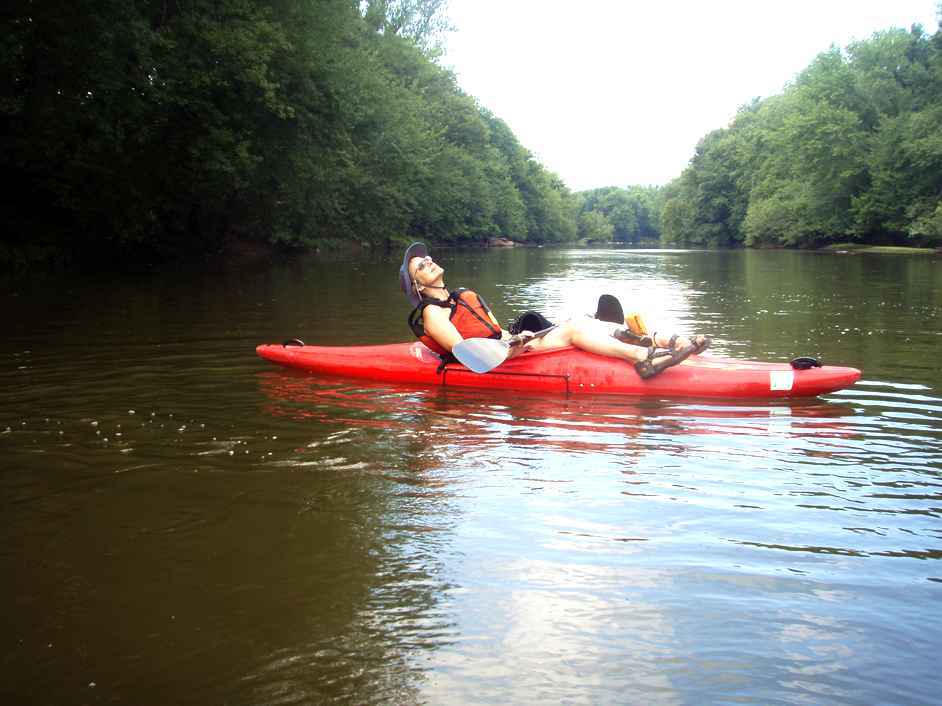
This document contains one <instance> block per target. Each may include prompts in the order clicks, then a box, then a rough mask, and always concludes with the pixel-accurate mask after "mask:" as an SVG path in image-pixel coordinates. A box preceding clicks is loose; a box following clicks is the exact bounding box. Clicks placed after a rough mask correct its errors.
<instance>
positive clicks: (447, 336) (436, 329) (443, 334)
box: [422, 306, 464, 351]
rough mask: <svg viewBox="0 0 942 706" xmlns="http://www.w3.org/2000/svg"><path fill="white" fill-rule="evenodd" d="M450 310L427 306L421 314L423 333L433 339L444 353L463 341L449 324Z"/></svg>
mask: <svg viewBox="0 0 942 706" xmlns="http://www.w3.org/2000/svg"><path fill="white" fill-rule="evenodd" d="M450 313H451V310H450V309H447V308H445V307H440V306H427V307H425V310H424V311H423V312H422V325H423V326H424V327H425V333H427V334H428V335H429V336H431V337H432V338H434V339H435V342H436V343H438V345H440V346H441V347H442V348H444V349H445V350H446V351H451V349H452V348H454V347H455V346H456V345H457V344H459V343H461V342H462V341H463V340H464V337H463V336H462V335H461V334H460V333H458V329H456V328H455V325H454V324H453V323H451V319H450V318H449V316H448V315H449V314H450Z"/></svg>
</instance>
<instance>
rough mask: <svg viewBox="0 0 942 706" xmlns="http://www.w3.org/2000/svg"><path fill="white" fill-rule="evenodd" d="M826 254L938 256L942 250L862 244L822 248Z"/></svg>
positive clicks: (845, 244)
mask: <svg viewBox="0 0 942 706" xmlns="http://www.w3.org/2000/svg"><path fill="white" fill-rule="evenodd" d="M820 249H821V250H822V251H824V252H838V253H854V254H856V253H880V254H908V255H938V254H940V253H942V249H940V248H917V247H912V246H909V245H862V244H860V243H834V244H833V245H826V246H825V247H823V248H820Z"/></svg>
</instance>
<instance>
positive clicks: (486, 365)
mask: <svg viewBox="0 0 942 706" xmlns="http://www.w3.org/2000/svg"><path fill="white" fill-rule="evenodd" d="M509 352H510V346H509V345H508V344H507V343H505V342H504V341H497V340H495V339H493V338H466V339H464V340H463V341H461V342H460V343H458V344H457V345H455V347H454V348H452V349H451V354H452V355H453V356H455V358H457V359H458V362H459V363H461V364H462V365H463V366H465V367H466V368H468V370H473V371H474V372H476V373H486V372H489V371H491V370H493V369H494V368H496V367H497V366H498V365H500V364H501V363H503V362H504V361H505V360H507V354H508V353H509Z"/></svg>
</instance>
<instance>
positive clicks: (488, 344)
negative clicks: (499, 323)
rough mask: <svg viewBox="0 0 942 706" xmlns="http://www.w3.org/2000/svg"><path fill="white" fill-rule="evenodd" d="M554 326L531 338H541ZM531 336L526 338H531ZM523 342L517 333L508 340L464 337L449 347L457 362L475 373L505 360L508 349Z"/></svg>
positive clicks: (487, 369)
mask: <svg viewBox="0 0 942 706" xmlns="http://www.w3.org/2000/svg"><path fill="white" fill-rule="evenodd" d="M554 328H556V327H555V326H550V327H549V328H545V329H543V330H542V331H537V332H536V333H534V334H533V338H543V336H545V335H546V334H548V333H549V332H550V331H552V330H553V329H554ZM533 338H531V339H528V340H533ZM521 343H523V339H522V338H520V336H519V334H518V335H516V336H511V338H510V340H507V341H498V340H497V339H495V338H466V339H464V340H463V341H461V342H460V343H458V344H456V345H455V347H454V348H452V349H451V354H452V355H453V356H455V358H457V359H458V362H459V363H461V364H462V365H464V366H465V367H466V368H468V369H469V370H473V371H474V372H476V373H486V372H489V371H491V370H493V369H494V368H496V367H497V366H498V365H500V364H501V363H503V362H504V361H505V360H507V356H509V355H510V349H511V348H513V347H514V346H519V345H520V344H521Z"/></svg>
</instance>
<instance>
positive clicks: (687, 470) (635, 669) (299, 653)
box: [0, 249, 942, 705]
mask: <svg viewBox="0 0 942 706" xmlns="http://www.w3.org/2000/svg"><path fill="white" fill-rule="evenodd" d="M433 254H435V255H439V256H440V257H439V258H438V259H439V261H440V262H442V264H443V265H444V266H445V267H446V269H447V271H448V275H447V281H448V282H449V283H451V284H453V285H458V284H467V285H470V286H473V287H474V288H475V289H477V290H479V291H480V292H482V293H483V294H484V295H485V296H486V297H487V298H488V300H489V302H490V304H491V305H492V307H493V308H494V309H495V311H496V313H497V314H498V316H499V317H501V318H502V319H503V320H509V319H510V318H511V317H512V316H513V315H515V314H516V313H519V312H521V311H523V310H525V309H530V308H535V309H539V310H541V311H543V312H544V313H545V314H547V315H548V316H550V318H557V317H563V316H569V315H583V314H585V313H591V312H593V311H594V310H595V302H596V299H597V297H598V295H599V294H601V293H603V292H610V293H612V294H615V295H617V296H619V298H620V299H621V300H622V301H623V303H625V306H626V309H629V310H630V309H637V310H639V311H641V312H643V313H644V314H645V315H646V318H647V319H648V321H649V323H654V322H656V326H654V327H655V328H658V329H659V330H664V331H666V330H669V329H670V330H681V331H688V332H709V333H712V334H713V336H714V338H715V344H714V349H715V351H716V352H718V353H720V354H724V355H730V356H734V357H742V358H760V359H769V360H788V359H790V358H792V357H794V356H796V355H815V356H819V357H820V358H822V359H823V360H825V361H826V362H831V363H835V364H846V365H851V366H855V367H859V368H861V369H862V370H863V378H862V380H861V381H860V382H858V383H857V384H856V385H855V386H854V387H853V388H851V389H849V390H846V391H843V392H840V393H835V394H832V395H828V396H826V397H824V398H819V399H812V400H802V401H795V402H790V403H789V402H782V401H780V402H775V403H770V402H766V401H752V402H728V403H726V402H718V401H715V400H713V401H703V400H697V399H685V400H660V399H647V398H628V397H612V398H592V397H577V396H574V397H569V398H565V397H560V396H554V395H544V396H539V395H533V396H526V395H517V394H513V395H510V394H505V393H500V392H497V393H494V392H489V393H486V392H474V391H459V392H456V391H452V390H437V389H436V390H432V389H421V388H409V387H397V386H391V385H381V384H369V383H366V382H362V381H360V382H357V381H349V380H336V379H323V378H318V377H314V376H309V375H305V374H300V373H297V372H292V371H288V370H282V369H279V368H276V367H274V366H272V365H270V364H268V363H265V362H263V361H261V360H259V359H257V358H256V357H255V354H254V347H255V345H256V344H258V343H261V342H271V341H282V340H285V339H287V338H294V337H300V338H302V339H304V340H306V341H307V342H310V343H315V342H316V343H326V344H338V345H344V344H355V343H383V342H391V341H397V340H406V339H407V337H408V332H407V330H406V326H405V317H406V314H407V312H408V308H407V306H406V304H405V301H404V298H403V297H402V296H401V294H400V293H399V291H398V288H397V283H396V269H397V267H398V263H397V262H396V260H397V258H398V257H399V255H398V253H393V254H390V255H389V256H382V255H364V256H359V257H339V256H337V257H328V256H319V257H308V258H302V259H294V260H290V261H279V262H274V263H272V262H255V263H252V264H243V265H241V266H238V267H236V266H233V265H220V266H218V267H212V268H208V269H202V270H198V271H196V270H189V271H180V272H164V273H159V274H154V273H150V274H127V275H121V276H113V277H110V278H103V277H101V276H87V277H81V276H80V277H74V278H45V279H36V280H31V281H28V282H23V281H15V282H6V283H4V285H3V287H2V291H0V296H2V304H3V307H2V310H3V314H2V316H3V317H4V318H5V319H6V325H5V327H4V328H5V331H6V335H5V336H4V338H3V340H2V341H0V400H2V404H0V459H2V464H0V498H2V514H3V520H2V522H0V569H2V577H3V581H2V583H0V616H2V619H3V631H2V635H3V638H2V643H0V644H2V646H0V670H2V673H0V676H2V679H0V701H2V703H5V704H57V705H60V704H99V703H100V704H113V703H124V704H136V705H146V704H302V703H303V704H322V703H344V704H373V703H383V704H413V703H427V704H505V703H519V704H545V703H570V704H603V703H618V704H626V703H628V704H723V703H737V704H742V703H750V704H868V705H869V704H904V703H905V704H930V703H939V698H940V696H939V686H940V681H939V670H938V663H939V653H940V649H942V618H940V610H939V606H940V605H942V561H940V559H942V520H940V515H942V424H940V420H942V373H940V365H939V352H940V343H942V326H940V313H942V312H940V310H942V260H940V259H939V258H937V257H933V256H909V255H879V256H877V255H864V254H856V255H851V254H821V253H796V252H741V251H739V252H681V251H653V250H652V251H639V250H551V249H514V250H497V251H487V252H482V251H470V252H464V251H457V250H442V251H440V252H436V253H433Z"/></svg>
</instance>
